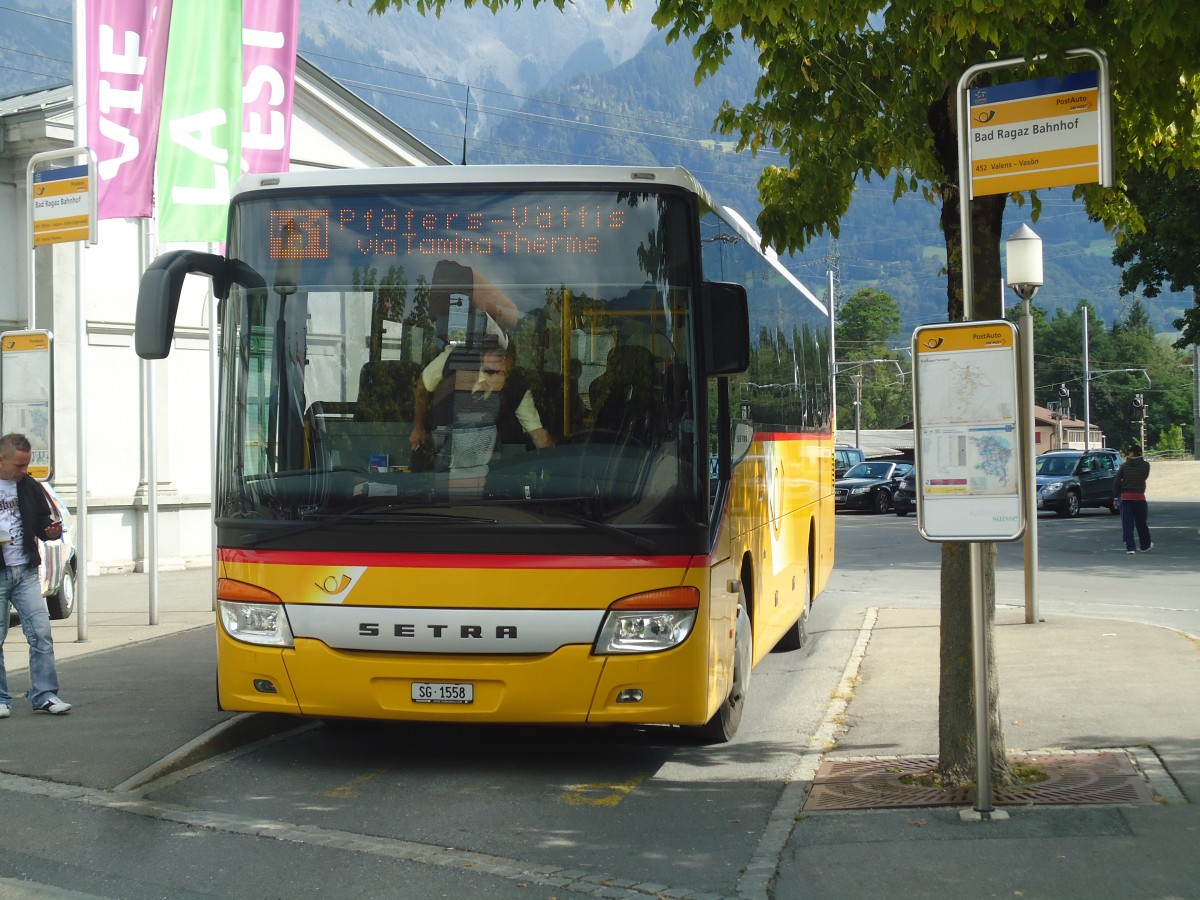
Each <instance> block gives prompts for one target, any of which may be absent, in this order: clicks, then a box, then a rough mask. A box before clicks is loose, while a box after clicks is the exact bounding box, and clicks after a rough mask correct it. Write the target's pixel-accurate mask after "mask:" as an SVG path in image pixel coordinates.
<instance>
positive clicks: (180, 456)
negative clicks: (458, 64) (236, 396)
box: [0, 58, 449, 575]
mask: <svg viewBox="0 0 1200 900" xmlns="http://www.w3.org/2000/svg"><path fill="white" fill-rule="evenodd" d="M74 145H75V122H74V90H73V89H72V88H71V87H70V86H66V87H61V88H55V89H51V90H45V91H39V92H37V93H33V94H28V95H23V96H20V97H13V98H8V99H6V100H0V260H2V262H0V271H4V272H6V273H10V277H9V278H7V279H6V286H7V288H8V290H7V291H5V292H3V293H0V331H13V330H23V329H26V328H38V329H48V330H49V331H50V332H51V333H52V334H53V347H54V350H53V366H52V367H53V372H52V384H53V388H52V391H53V397H52V403H51V416H52V422H53V432H52V434H53V441H52V442H53V467H54V471H53V474H52V477H51V480H52V481H53V483H54V486H55V488H56V490H57V491H58V493H59V494H60V496H62V498H63V499H64V500H65V501H66V503H67V505H68V506H70V507H71V508H72V510H75V509H77V506H78V486H79V463H78V460H79V459H80V454H79V451H78V448H79V440H78V438H79V428H78V426H77V422H78V421H79V410H80V408H82V410H83V422H84V445H85V446H84V453H83V454H82V459H83V465H84V466H85V467H86V469H85V472H84V474H85V478H84V483H85V487H86V491H87V502H86V508H87V515H86V519H87V521H86V522H85V523H84V527H86V532H85V534H86V542H85V551H86V562H87V572H88V574H91V575H95V574H100V573H105V572H121V571H143V570H144V569H145V567H146V565H147V558H148V554H149V546H150V541H149V530H148V529H149V521H150V519H151V518H152V517H151V515H150V510H149V502H150V498H151V495H152V494H156V501H157V502H156V516H154V517H153V518H156V519H157V529H156V533H157V538H158V541H157V558H158V567H159V568H160V569H164V570H165V569H181V568H188V567H193V566H210V565H212V507H211V502H212V482H213V467H212V457H213V446H214V435H213V429H214V424H213V423H214V422H215V416H214V411H213V407H212V397H213V385H214V383H215V377H216V363H215V357H214V354H213V352H212V351H213V337H214V336H215V333H216V329H217V323H215V322H214V321H213V309H214V304H213V302H212V295H211V292H207V291H206V289H205V288H206V280H205V279H202V278H194V279H189V281H191V282H194V283H193V284H190V285H189V286H188V290H187V291H186V293H185V296H184V298H183V300H182V301H181V303H180V310H179V315H178V319H177V322H178V326H177V328H176V337H175V346H174V350H173V352H172V353H171V356H170V357H169V358H168V359H166V360H162V361H156V362H146V361H143V360H141V359H139V358H138V356H137V354H136V353H135V352H134V349H133V327H134V314H135V308H136V301H137V290H138V280H139V278H140V277H141V272H142V271H143V269H144V268H145V267H146V266H147V265H148V264H149V262H150V261H151V260H153V259H154V257H155V256H157V255H158V254H159V253H161V252H164V251H166V250H170V249H177V248H179V247H182V246H198V245H159V244H158V242H157V241H156V238H155V234H156V229H155V221H154V219H109V220H103V221H101V222H100V223H99V232H98V241H97V243H96V244H94V245H92V246H90V247H86V248H84V249H77V248H81V247H82V246H83V245H82V244H58V245H51V246H48V247H40V248H38V249H37V250H35V251H33V252H32V253H31V251H30V247H29V245H30V241H29V236H28V224H27V222H28V215H29V214H28V209H29V206H28V204H29V186H28V184H27V183H26V182H27V179H28V175H27V170H28V166H29V161H30V159H31V158H32V157H33V156H34V155H36V154H38V153H43V152H47V151H56V150H63V149H69V148H71V147H72V146H74ZM447 164H449V163H448V160H446V159H445V158H444V157H442V156H441V155H439V154H438V153H437V152H435V151H434V150H432V149H430V148H429V147H427V146H425V145H424V144H422V143H421V142H420V141H418V140H416V139H415V138H413V137H412V135H410V134H408V132H406V131H405V130H404V129H403V128H401V127H399V126H398V125H396V124H395V123H394V122H392V121H390V120H389V119H387V118H386V117H385V116H383V115H381V114H380V113H379V112H378V111H376V110H375V109H373V108H372V107H370V106H369V105H368V104H366V103H364V102H363V101H362V100H361V99H359V98H358V97H356V96H355V95H354V94H352V93H351V92H349V91H347V90H346V89H345V88H343V87H342V86H341V85H339V84H338V83H337V82H336V81H334V80H333V79H331V78H329V77H328V76H326V75H325V74H324V73H322V72H321V71H320V70H319V69H317V68H316V67H315V66H313V65H312V64H310V63H308V62H307V61H306V60H304V59H303V58H300V59H298V60H297V67H296V90H295V101H294V107H293V112H292V144H291V167H292V169H293V171H295V170H303V169H328V168H367V167H381V166H414V165H447ZM77 258H78V259H79V260H80V265H79V267H78V272H79V278H78V282H79V283H80V285H81V290H79V291H78V292H77V290H76V284H77V276H76V273H77V266H76V260H77ZM31 285H32V295H31V293H30V287H31ZM77 293H78V294H80V295H82V298H83V302H82V306H83V310H84V314H83V319H84V322H83V326H82V328H80V327H79V326H78V324H77V320H78V318H79V316H78V314H77ZM31 313H32V314H31ZM31 320H32V321H31ZM81 336H82V341H83V352H82V354H81V356H82V360H83V365H82V367H80V366H79V365H78V363H77V360H78V359H79V356H80V354H79V342H80V340H81ZM81 369H82V371H83V372H84V380H83V391H82V396H78V394H79V391H77V388H76V385H77V377H78V373H79V372H80V371H81ZM0 387H2V385H0ZM80 403H81V404H82V407H80V405H79V404H80ZM0 430H3V431H7V430H9V429H7V428H4V427H3V423H2V422H0ZM152 453H153V458H154V465H151V464H150V463H151V460H150V457H151V454H152ZM150 472H154V473H155V474H154V481H155V483H156V490H155V491H151V490H150V489H149V484H150V475H149V473H150Z"/></svg>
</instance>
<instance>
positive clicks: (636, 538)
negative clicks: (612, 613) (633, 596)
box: [478, 497, 658, 550]
mask: <svg viewBox="0 0 1200 900" xmlns="http://www.w3.org/2000/svg"><path fill="white" fill-rule="evenodd" d="M594 500H595V498H594V497H539V498H530V499H528V500H526V499H524V498H520V497H511V498H508V499H496V498H493V499H490V500H480V501H478V502H479V503H480V504H482V505H490V506H522V507H531V508H533V509H535V510H536V511H537V512H539V513H542V514H543V515H551V516H558V517H559V518H560V519H567V520H568V521H571V522H574V523H576V524H577V525H583V526H585V527H587V528H590V529H591V530H592V531H596V532H599V533H600V534H608V535H612V536H613V537H616V538H620V539H621V540H623V541H626V542H628V543H630V544H633V545H634V546H635V547H641V548H642V549H643V550H653V549H654V548H655V547H657V546H658V544H657V543H655V542H654V541H652V540H651V539H650V538H648V537H643V536H642V535H640V534H634V533H633V532H632V531H628V530H627V529H624V528H621V527H619V526H617V525H610V524H608V523H607V522H601V521H599V520H598V519H589V518H588V517H587V516H581V515H579V514H578V513H573V512H569V511H568V510H565V509H559V508H558V504H560V503H586V504H591V503H592V502H594Z"/></svg>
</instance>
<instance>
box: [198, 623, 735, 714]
mask: <svg viewBox="0 0 1200 900" xmlns="http://www.w3.org/2000/svg"><path fill="white" fill-rule="evenodd" d="M696 637H697V636H696V635H692V637H691V639H689V640H687V641H685V642H684V643H683V644H681V645H680V646H678V647H675V648H673V649H671V650H667V651H663V652H657V653H647V654H630V655H619V656H594V655H592V653H591V648H590V647H587V646H580V645H569V646H565V647H561V648H559V649H558V650H556V651H554V652H553V653H548V654H544V655H538V656H455V655H428V654H408V653H375V652H358V651H345V650H335V649H332V648H330V647H328V646H327V645H325V644H324V643H322V642H321V641H318V640H313V639H306V638H297V639H296V646H295V647H294V648H288V649H281V648H278V647H264V646H257V645H251V644H245V643H242V642H240V641H235V640H233V639H232V638H230V637H229V636H228V635H227V634H225V632H224V631H223V630H222V629H221V628H220V627H219V626H218V628H217V640H218V641H219V642H220V643H221V647H220V652H219V653H218V659H219V660H220V661H221V662H220V665H219V669H218V673H217V675H218V694H219V701H220V706H221V708H222V709H225V710H230V711H236V712H276V713H290V714H295V715H303V716H317V717H322V718H334V717H346V718H360V719H389V720H407V721H442V722H506V723H530V724H532V723H541V724H617V723H626V724H674V725H700V724H703V723H704V722H707V721H708V719H709V718H710V717H711V715H712V712H713V710H714V709H715V708H716V705H717V704H718V701H715V700H713V699H712V698H713V697H714V696H716V695H717V694H719V687H718V685H719V684H720V683H721V682H722V681H723V678H721V677H714V676H715V675H716V673H712V672H709V671H708V669H709V663H708V660H709V655H708V653H707V648H706V647H704V646H703V644H702V642H701V641H699V640H696V639H695V638H696ZM430 684H432V685H470V688H471V690H470V693H471V702H470V703H461V702H420V701H419V700H416V699H414V697H415V696H416V695H417V694H418V693H419V691H417V690H415V689H414V685H430ZM714 688H717V690H715V691H714ZM449 693H455V692H449ZM298 696H302V697H304V698H305V702H304V704H303V706H301V704H300V703H299V701H298V699H297V697H298Z"/></svg>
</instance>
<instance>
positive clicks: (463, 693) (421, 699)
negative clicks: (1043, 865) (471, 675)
mask: <svg viewBox="0 0 1200 900" xmlns="http://www.w3.org/2000/svg"><path fill="white" fill-rule="evenodd" d="M412 699H413V703H474V702H475V685H473V684H450V683H446V682H438V681H414V682H413V686H412Z"/></svg>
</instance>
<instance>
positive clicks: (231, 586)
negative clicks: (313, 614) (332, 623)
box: [217, 578, 296, 647]
mask: <svg viewBox="0 0 1200 900" xmlns="http://www.w3.org/2000/svg"><path fill="white" fill-rule="evenodd" d="M217 615H218V617H219V618H220V620H221V627H222V628H224V629H225V633H226V634H228V635H229V636H230V637H231V638H233V639H234V640H238V641H244V642H245V643H247V644H264V645H267V646H273V647H294V646H295V645H296V642H295V639H294V638H293V637H292V628H291V626H290V625H289V624H288V620H287V612H286V611H285V610H284V608H283V602H282V601H281V600H280V599H279V597H278V596H276V595H275V594H273V593H272V592H271V591H268V590H267V589H266V588H261V587H259V586H258V585H256V584H247V583H246V582H244V581H235V580H234V579H232V578H218V579H217Z"/></svg>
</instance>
